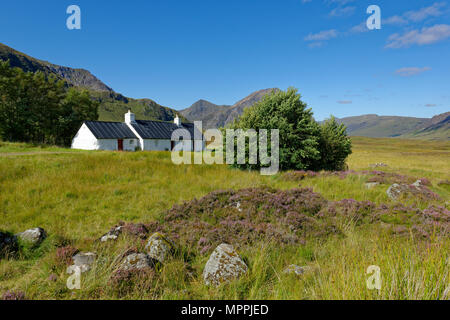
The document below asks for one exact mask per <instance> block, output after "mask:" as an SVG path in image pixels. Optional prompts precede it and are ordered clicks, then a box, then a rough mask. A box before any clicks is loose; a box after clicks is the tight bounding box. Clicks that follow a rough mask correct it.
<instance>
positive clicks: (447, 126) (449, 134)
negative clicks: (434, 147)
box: [402, 112, 450, 140]
mask: <svg viewBox="0 0 450 320" xmlns="http://www.w3.org/2000/svg"><path fill="white" fill-rule="evenodd" d="M402 138H419V139H427V140H450V112H446V113H442V114H439V115H437V116H434V117H433V118H431V120H430V121H429V122H428V123H427V126H426V127H424V128H422V129H419V130H417V131H414V132H411V133H408V134H405V135H403V136H402Z"/></svg>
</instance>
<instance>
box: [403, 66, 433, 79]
mask: <svg viewBox="0 0 450 320" xmlns="http://www.w3.org/2000/svg"><path fill="white" fill-rule="evenodd" d="M428 70H431V68H430V67H423V68H418V67H408V68H401V69H398V70H395V73H396V74H397V75H399V76H401V77H412V76H415V75H418V74H421V73H423V72H425V71H428Z"/></svg>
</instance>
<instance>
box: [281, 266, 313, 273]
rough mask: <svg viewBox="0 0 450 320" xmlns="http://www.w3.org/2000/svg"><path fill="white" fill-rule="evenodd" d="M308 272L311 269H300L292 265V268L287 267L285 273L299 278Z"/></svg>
mask: <svg viewBox="0 0 450 320" xmlns="http://www.w3.org/2000/svg"><path fill="white" fill-rule="evenodd" d="M308 270H309V267H300V266H297V265H295V264H291V265H290V266H287V267H286V269H284V271H283V272H284V273H287V274H295V275H297V276H300V275H302V274H304V273H305V272H306V271H308Z"/></svg>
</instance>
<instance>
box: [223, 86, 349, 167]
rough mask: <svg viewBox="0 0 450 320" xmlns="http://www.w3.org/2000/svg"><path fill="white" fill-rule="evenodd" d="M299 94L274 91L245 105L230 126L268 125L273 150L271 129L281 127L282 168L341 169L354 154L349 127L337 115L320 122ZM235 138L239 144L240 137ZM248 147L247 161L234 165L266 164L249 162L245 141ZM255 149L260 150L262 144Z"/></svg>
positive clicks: (243, 127)
mask: <svg viewBox="0 0 450 320" xmlns="http://www.w3.org/2000/svg"><path fill="white" fill-rule="evenodd" d="M300 98H301V95H300V94H299V93H298V92H297V89H294V88H289V89H288V90H287V91H285V92H284V91H278V92H272V94H268V95H266V96H265V97H264V98H263V99H262V100H261V101H259V102H258V103H256V104H255V105H254V106H253V107H251V108H247V109H245V110H244V113H243V114H242V116H241V117H240V118H238V119H237V120H235V122H234V123H233V124H232V125H230V126H229V128H228V129H234V130H238V129H242V130H243V131H246V130H249V129H254V130H256V132H259V130H261V129H267V130H268V135H269V137H268V143H267V150H268V152H269V153H270V154H271V153H272V150H271V142H270V141H271V140H270V130H272V129H278V130H279V148H280V149H279V160H280V166H279V168H280V170H317V171H318V170H342V169H343V168H344V167H345V160H346V158H347V157H348V155H349V154H351V141H350V139H349V138H348V136H347V132H346V127H345V126H344V125H339V124H338V123H337V122H336V120H335V119H334V118H332V119H330V120H329V121H326V122H325V123H324V124H323V125H319V124H318V123H317V122H316V121H315V120H314V118H313V113H312V111H311V109H307V105H306V103H304V102H303V101H301V99H300ZM234 139H235V148H236V145H237V143H236V141H237V138H234ZM225 140H226V139H225ZM245 147H246V150H245V151H246V158H245V163H244V164H234V165H233V166H235V167H238V168H245V169H259V168H260V167H263V166H264V165H262V164H261V161H258V164H251V163H250V161H249V155H248V153H249V152H248V151H249V149H250V142H249V141H246V144H245ZM224 148H226V142H225V147H224ZM255 149H258V153H259V145H258V146H257V147H256V148H255ZM236 162H237V161H235V163H236Z"/></svg>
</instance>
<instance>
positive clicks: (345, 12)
mask: <svg viewBox="0 0 450 320" xmlns="http://www.w3.org/2000/svg"><path fill="white" fill-rule="evenodd" d="M355 10H356V7H350V6H349V7H338V8H335V9H333V10H331V12H330V16H332V17H341V16H350V15H352V14H353V13H355Z"/></svg>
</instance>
